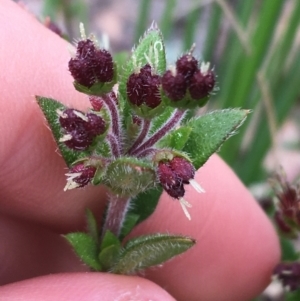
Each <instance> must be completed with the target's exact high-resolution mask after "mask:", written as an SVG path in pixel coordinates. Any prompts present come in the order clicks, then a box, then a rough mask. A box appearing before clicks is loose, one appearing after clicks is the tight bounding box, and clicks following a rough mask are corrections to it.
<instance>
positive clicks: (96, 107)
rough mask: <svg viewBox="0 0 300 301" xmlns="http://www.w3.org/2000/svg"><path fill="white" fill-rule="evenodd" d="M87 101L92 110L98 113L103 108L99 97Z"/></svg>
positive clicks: (91, 97) (92, 97)
mask: <svg viewBox="0 0 300 301" xmlns="http://www.w3.org/2000/svg"><path fill="white" fill-rule="evenodd" d="M89 101H90V103H91V105H92V107H93V109H94V110H95V111H97V112H99V111H100V110H101V109H102V107H103V99H102V98H101V97H99V96H90V97H89Z"/></svg>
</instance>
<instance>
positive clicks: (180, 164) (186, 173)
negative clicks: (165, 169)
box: [170, 157, 195, 184]
mask: <svg viewBox="0 0 300 301" xmlns="http://www.w3.org/2000/svg"><path fill="white" fill-rule="evenodd" d="M170 167H171V169H172V170H173V171H174V173H175V174H176V175H177V177H178V178H180V180H181V181H182V182H183V183H184V184H189V181H190V180H191V179H193V178H194V176H195V168H194V166H193V164H192V163H190V162H189V161H187V160H186V159H184V158H182V157H174V158H173V159H172V160H171V161H170Z"/></svg>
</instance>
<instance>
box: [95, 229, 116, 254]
mask: <svg viewBox="0 0 300 301" xmlns="http://www.w3.org/2000/svg"><path fill="white" fill-rule="evenodd" d="M112 245H117V246H119V247H121V242H120V241H119V239H118V237H117V236H115V235H114V234H113V233H111V232H110V231H109V230H107V231H106V232H105V234H104V237H103V239H102V242H101V246H100V250H104V249H105V248H107V247H110V246H112Z"/></svg>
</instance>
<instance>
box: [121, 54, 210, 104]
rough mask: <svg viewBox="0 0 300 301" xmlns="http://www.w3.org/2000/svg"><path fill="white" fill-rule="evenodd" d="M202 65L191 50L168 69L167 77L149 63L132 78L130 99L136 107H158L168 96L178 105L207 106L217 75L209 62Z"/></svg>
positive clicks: (131, 76) (129, 92) (129, 91)
mask: <svg viewBox="0 0 300 301" xmlns="http://www.w3.org/2000/svg"><path fill="white" fill-rule="evenodd" d="M198 65H199V63H198V61H197V60H196V59H195V57H193V56H192V55H191V54H190V53H189V54H186V55H183V56H182V57H181V58H179V59H178V60H177V62H176V68H175V69H174V70H168V71H166V72H165V73H164V74H163V76H160V75H158V74H156V73H155V71H154V70H153V68H152V67H151V66H150V64H146V65H145V66H143V67H142V68H140V69H139V71H138V72H136V73H133V74H131V75H130V76H129V78H128V81H127V97H128V100H129V102H130V103H131V104H132V105H133V106H137V107H140V106H142V105H144V106H146V107H147V108H150V109H154V108H156V107H158V106H159V105H160V104H161V103H162V101H163V100H164V99H166V97H167V99H168V102H169V104H171V105H172V106H175V107H176V106H178V107H182V108H185V107H186V108H190V107H196V106H203V105H204V104H205V103H206V101H207V99H208V96H209V95H210V93H211V92H212V91H213V89H214V87H215V75H214V73H213V71H212V70H210V69H209V64H205V63H202V65H201V67H200V68H199V67H198ZM161 91H163V92H161ZM161 93H163V95H164V97H162V94H161Z"/></svg>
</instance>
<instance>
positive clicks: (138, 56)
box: [119, 23, 166, 99]
mask: <svg viewBox="0 0 300 301" xmlns="http://www.w3.org/2000/svg"><path fill="white" fill-rule="evenodd" d="M149 63H150V64H151V66H152V67H153V68H154V69H155V71H156V73H158V74H160V75H162V74H163V73H164V72H165V70H166V55H165V45H164V42H163V38H162V35H161V32H160V31H159V29H158V28H157V26H156V24H155V23H153V24H152V26H151V27H150V28H149V29H148V31H147V32H146V33H145V35H144V37H143V38H142V39H141V40H140V41H139V43H138V45H137V47H136V48H135V49H133V52H132V55H131V58H130V60H129V61H128V62H127V65H126V67H125V70H124V73H123V74H124V76H123V77H122V79H121V81H120V86H119V91H120V93H121V94H122V96H123V98H124V99H126V98H127V95H126V82H127V79H128V77H129V76H130V75H131V74H132V73H134V72H135V71H136V70H137V69H139V68H141V67H143V66H144V65H146V64H149Z"/></svg>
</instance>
